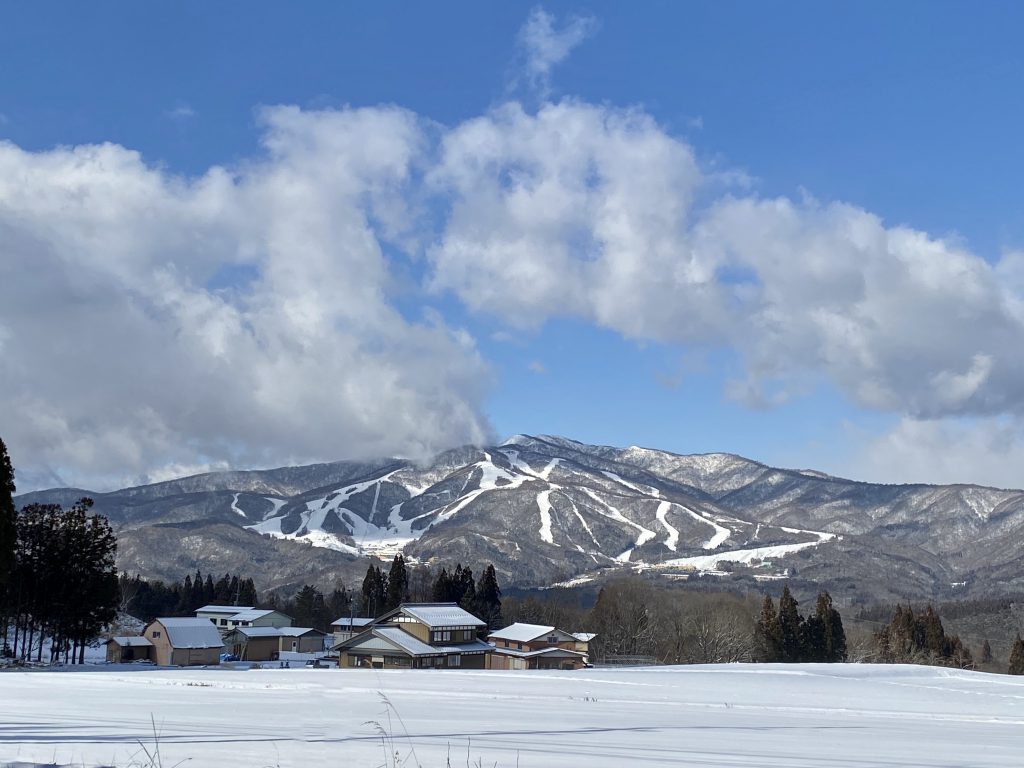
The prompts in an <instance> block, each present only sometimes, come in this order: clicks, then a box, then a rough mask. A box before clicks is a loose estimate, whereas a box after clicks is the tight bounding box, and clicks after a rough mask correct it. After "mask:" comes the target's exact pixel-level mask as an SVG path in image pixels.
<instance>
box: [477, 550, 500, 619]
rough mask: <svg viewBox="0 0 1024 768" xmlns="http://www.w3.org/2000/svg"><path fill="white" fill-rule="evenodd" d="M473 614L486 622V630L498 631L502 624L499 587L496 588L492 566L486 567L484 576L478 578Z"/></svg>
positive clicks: (496, 581)
mask: <svg viewBox="0 0 1024 768" xmlns="http://www.w3.org/2000/svg"><path fill="white" fill-rule="evenodd" d="M474 613H475V614H476V615H477V616H478V617H479V618H480V619H483V620H484V621H486V622H487V629H491V630H493V629H500V628H501V626H502V624H504V621H503V620H502V616H501V587H499V586H498V576H497V574H496V573H495V572H494V565H493V564H491V565H488V566H487V568H486V569H484V575H483V576H482V577H480V586H479V589H477V592H476V610H475V611H474Z"/></svg>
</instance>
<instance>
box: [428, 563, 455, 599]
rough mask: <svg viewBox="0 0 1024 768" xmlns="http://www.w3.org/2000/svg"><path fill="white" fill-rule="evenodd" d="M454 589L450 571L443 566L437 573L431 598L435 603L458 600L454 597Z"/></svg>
mask: <svg viewBox="0 0 1024 768" xmlns="http://www.w3.org/2000/svg"><path fill="white" fill-rule="evenodd" d="M454 591H455V590H454V588H453V586H452V577H451V576H450V575H449V574H448V571H447V570H446V569H445V568H442V569H441V572H440V573H439V574H437V578H436V579H434V588H433V591H432V595H431V599H432V600H433V601H434V602H435V603H453V602H456V600H455V599H454Z"/></svg>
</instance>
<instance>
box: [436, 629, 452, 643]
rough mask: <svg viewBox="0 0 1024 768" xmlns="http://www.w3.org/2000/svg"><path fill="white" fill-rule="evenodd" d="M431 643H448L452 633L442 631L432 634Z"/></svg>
mask: <svg viewBox="0 0 1024 768" xmlns="http://www.w3.org/2000/svg"><path fill="white" fill-rule="evenodd" d="M433 634H434V637H433V642H435V643H450V642H451V641H452V633H451V631H450V630H447V629H446V630H444V631H443V632H434V633H433Z"/></svg>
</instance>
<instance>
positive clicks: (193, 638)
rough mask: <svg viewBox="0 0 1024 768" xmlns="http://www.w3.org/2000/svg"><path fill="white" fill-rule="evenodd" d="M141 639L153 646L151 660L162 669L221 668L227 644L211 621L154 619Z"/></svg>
mask: <svg viewBox="0 0 1024 768" xmlns="http://www.w3.org/2000/svg"><path fill="white" fill-rule="evenodd" d="M142 636H143V637H145V638H146V639H147V640H148V641H149V642H150V643H151V644H152V646H153V650H152V656H151V658H152V659H153V661H155V662H156V663H157V664H159V665H161V666H180V667H191V666H201V665H208V664H219V663H220V654H221V653H223V651H224V641H223V640H221V636H220V633H219V632H218V631H217V628H216V627H215V626H213V624H211V623H210V620H209V619H199V618H164V619H154V620H153V621H151V622H149V624H147V625H146V628H145V629H144V630H142Z"/></svg>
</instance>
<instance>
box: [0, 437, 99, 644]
mask: <svg viewBox="0 0 1024 768" xmlns="http://www.w3.org/2000/svg"><path fill="white" fill-rule="evenodd" d="M15 490H16V486H15V483H14V469H13V467H12V465H11V460H10V456H9V455H8V453H7V446H6V445H5V444H4V443H3V441H2V440H0V627H3V628H4V632H3V637H2V642H0V652H2V653H3V655H4V656H7V657H9V658H10V657H15V658H19V659H22V660H35V661H42V660H43V656H44V653H46V654H47V656H48V658H47V661H50V662H53V661H58V660H63V661H65V662H78V663H83V662H84V660H85V659H84V657H85V648H86V646H87V645H88V644H89V643H90V642H91V641H92V640H93V639H94V638H95V637H96V636H97V635H98V634H99V633H100V632H101V631H102V629H103V628H104V627H105V626H106V625H107V624H109V622H110V621H111V620H112V619H113V618H114V616H115V615H116V613H117V604H118V598H119V589H118V580H117V570H116V567H115V562H114V560H115V555H116V553H117V538H116V537H115V536H114V532H113V529H112V528H111V527H110V523H109V521H108V520H107V519H106V518H105V517H103V516H102V515H95V514H90V511H89V510H90V509H91V508H92V505H93V502H92V500H91V499H87V498H83V499H80V500H79V501H77V502H76V503H75V504H73V505H72V506H71V507H69V508H67V509H65V508H63V507H62V506H61V505H60V504H29V505H27V506H25V507H23V508H22V509H21V510H15V507H14V498H13V497H14V492H15ZM47 640H49V647H48V649H47Z"/></svg>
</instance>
